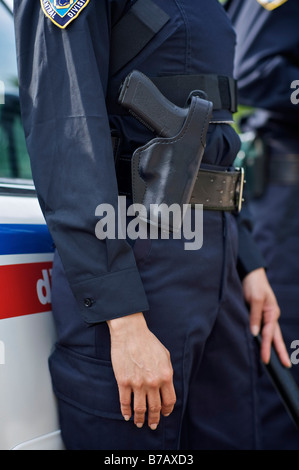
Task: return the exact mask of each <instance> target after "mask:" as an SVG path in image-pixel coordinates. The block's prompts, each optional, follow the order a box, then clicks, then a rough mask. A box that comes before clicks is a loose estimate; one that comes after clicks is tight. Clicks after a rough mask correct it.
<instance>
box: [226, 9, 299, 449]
mask: <svg viewBox="0 0 299 470" xmlns="http://www.w3.org/2000/svg"><path fill="white" fill-rule="evenodd" d="M228 12H229V16H230V17H231V19H232V22H233V25H234V27H235V29H236V33H237V47H236V68H235V73H236V78H237V79H238V87H239V102H240V103H241V104H243V105H248V106H251V107H253V108H255V112H254V113H250V114H249V117H244V118H243V119H242V120H241V126H242V130H244V131H250V132H253V133H254V135H256V136H257V137H258V138H259V139H262V141H263V144H264V145H263V146H264V149H265V154H264V155H265V158H266V161H265V163H264V165H263V166H264V168H265V171H264V174H259V175H258V177H259V178H261V179H263V180H264V181H265V184H264V188H263V191H262V193H261V194H259V195H258V196H257V195H256V196H254V195H253V198H252V200H251V202H250V203H249V208H250V210H251V214H252V216H253V218H254V237H255V240H256V242H257V243H258V244H259V247H260V249H261V250H262V253H263V255H264V257H265V261H266V266H267V274H268V277H269V280H270V283H271V286H272V287H273V290H274V292H275V294H276V297H277V299H278V303H279V306H280V309H281V319H280V324H281V328H282V332H283V336H284V340H285V343H286V346H287V347H288V350H289V353H290V355H291V358H292V353H294V350H293V349H292V343H293V342H294V340H298V337H299V316H298V303H299V268H298V267H299V263H298V260H299V244H298V240H299V217H298V215H299V214H298V204H297V201H298V196H299V137H298V129H297V123H298V111H299V108H298V105H296V104H295V103H296V100H295V103H294V99H292V93H295V94H296V90H294V81H296V80H298V77H299V47H298V46H299V30H298V15H299V3H298V2H297V1H295V0H287V1H286V0H283V1H282V0H272V1H270V0H268V1H267V0H263V1H262V0H258V1H256V0H255V1H252V0H243V1H239V0H232V1H230V2H229V5H228ZM292 87H293V88H292ZM293 344H294V343H293ZM295 344H296V343H295ZM291 372H292V374H293V377H294V378H295V380H296V381H297V383H298V384H299V366H298V365H297V361H295V363H294V364H293V366H292V369H291ZM259 382H260V390H261V398H262V405H263V406H262V416H263V440H264V444H263V446H264V447H265V448H267V449H277V448H278V449H298V448H299V434H298V430H296V428H295V427H294V425H293V423H292V421H291V420H290V418H289V416H288V415H287V414H286V412H285V410H284V407H283V406H282V404H281V403H280V401H279V399H278V397H277V395H276V394H273V390H272V385H271V383H269V381H268V378H267V376H266V375H262V377H261V379H260V381H259Z"/></svg>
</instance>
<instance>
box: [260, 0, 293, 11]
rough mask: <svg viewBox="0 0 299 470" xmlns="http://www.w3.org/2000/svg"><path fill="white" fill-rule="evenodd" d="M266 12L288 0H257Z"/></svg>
mask: <svg viewBox="0 0 299 470" xmlns="http://www.w3.org/2000/svg"><path fill="white" fill-rule="evenodd" d="M257 1H258V2H259V3H260V4H261V5H262V7H264V8H266V10H274V9H275V8H278V7H280V5H282V4H283V3H285V2H287V1H288V0H257Z"/></svg>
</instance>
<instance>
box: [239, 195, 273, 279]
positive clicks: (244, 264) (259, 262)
mask: <svg viewBox="0 0 299 470" xmlns="http://www.w3.org/2000/svg"><path fill="white" fill-rule="evenodd" d="M237 224H238V237H239V246H238V261H237V269H238V273H239V276H240V279H241V280H243V279H244V277H245V276H246V275H247V274H249V273H250V272H251V271H254V270H255V269H258V268H266V262H265V259H264V257H263V256H262V253H261V251H260V250H259V247H258V245H257V244H256V242H255V241H254V238H253V234H252V229H253V219H252V216H251V213H250V211H249V208H248V206H246V204H245V205H244V206H243V208H242V210H241V212H240V214H238V216H237Z"/></svg>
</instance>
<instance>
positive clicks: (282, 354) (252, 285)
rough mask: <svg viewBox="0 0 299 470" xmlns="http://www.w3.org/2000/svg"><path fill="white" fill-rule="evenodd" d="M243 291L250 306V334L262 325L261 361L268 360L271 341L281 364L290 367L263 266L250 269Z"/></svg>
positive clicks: (273, 297) (278, 311)
mask: <svg viewBox="0 0 299 470" xmlns="http://www.w3.org/2000/svg"><path fill="white" fill-rule="evenodd" d="M243 292H244V297H245V300H246V302H247V303H248V304H249V306H250V329H251V332H252V334H253V335H254V336H256V335H258V333H259V332H260V330H261V327H262V330H261V336H262V345H261V358H262V361H263V362H264V363H265V364H267V363H268V362H269V360H270V354H271V344H272V342H273V345H274V347H275V349H276V351H277V353H278V356H279V358H280V361H281V362H282V364H283V365H285V366H286V367H291V361H290V359H289V356H288V352H287V349H286V346H285V343H284V341H283V337H282V334H281V330H280V326H279V323H278V318H279V316H280V309H279V306H278V303H277V300H276V297H275V294H274V292H273V290H272V288H271V286H270V284H269V281H268V278H267V276H266V272H265V270H264V269H263V268H259V269H256V270H254V271H252V272H251V273H249V274H248V275H247V276H246V277H245V278H244V280H243Z"/></svg>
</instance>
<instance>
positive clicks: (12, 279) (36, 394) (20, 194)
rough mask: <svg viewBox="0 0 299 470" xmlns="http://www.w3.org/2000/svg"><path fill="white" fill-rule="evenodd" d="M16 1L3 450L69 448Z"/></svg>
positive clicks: (4, 80)
mask: <svg viewBox="0 0 299 470" xmlns="http://www.w3.org/2000/svg"><path fill="white" fill-rule="evenodd" d="M11 3H12V2H9V1H4V0H1V1H0V293H1V295H0V421H1V425H0V449H1V450H8V449H32V450H40V449H41V450H43V449H44V450H55V449H63V444H62V441H61V437H60V431H59V425H58V417H57V408H56V402H55V397H54V395H53V392H52V388H51V380H50V376H49V371H48V357H49V354H50V352H51V350H52V347H53V343H54V342H55V327H54V323H53V319H52V312H51V268H52V260H53V250H54V247H53V242H52V239H51V237H50V235H49V232H48V229H47V227H46V224H45V220H44V218H43V216H42V213H41V210H40V207H39V204H38V200H37V197H36V193H35V188H34V185H33V182H32V179H31V171H30V163H29V157H28V155H27V151H26V146H25V139H24V133H23V129H22V125H21V119H20V108H19V99H18V83H17V71H16V57H15V42H14V29H13V17H12V14H11V8H10V7H11Z"/></svg>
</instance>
